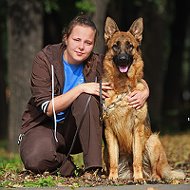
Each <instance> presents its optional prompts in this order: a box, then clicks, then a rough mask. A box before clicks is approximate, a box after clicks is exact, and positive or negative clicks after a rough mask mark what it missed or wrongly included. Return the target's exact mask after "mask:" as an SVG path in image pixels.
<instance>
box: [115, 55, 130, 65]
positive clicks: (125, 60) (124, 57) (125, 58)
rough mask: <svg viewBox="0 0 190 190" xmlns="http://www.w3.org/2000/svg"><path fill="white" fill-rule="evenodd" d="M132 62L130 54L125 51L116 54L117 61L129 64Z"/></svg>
mask: <svg viewBox="0 0 190 190" xmlns="http://www.w3.org/2000/svg"><path fill="white" fill-rule="evenodd" d="M131 62H132V56H131V55H129V54H127V53H123V54H120V55H118V63H119V64H129V63H131Z"/></svg>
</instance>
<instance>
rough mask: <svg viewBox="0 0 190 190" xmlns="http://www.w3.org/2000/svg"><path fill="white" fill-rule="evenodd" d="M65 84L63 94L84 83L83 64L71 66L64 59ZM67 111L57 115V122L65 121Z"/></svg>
mask: <svg viewBox="0 0 190 190" xmlns="http://www.w3.org/2000/svg"><path fill="white" fill-rule="evenodd" d="M63 66H64V75H65V83H64V88H63V94H64V93H66V92H68V91H69V90H71V89H72V88H74V87H75V86H77V85H79V84H81V83H84V82H85V80H84V75H83V68H84V65H83V64H69V63H68V62H66V61H65V60H64V59H63ZM66 113H67V110H65V111H63V112H59V113H57V115H56V118H57V122H60V121H63V120H64V119H65V116H66Z"/></svg>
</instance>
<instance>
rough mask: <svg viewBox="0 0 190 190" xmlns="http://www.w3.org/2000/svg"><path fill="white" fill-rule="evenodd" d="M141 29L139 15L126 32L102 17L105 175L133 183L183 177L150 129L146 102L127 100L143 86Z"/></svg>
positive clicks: (110, 20)
mask: <svg viewBox="0 0 190 190" xmlns="http://www.w3.org/2000/svg"><path fill="white" fill-rule="evenodd" d="M142 33H143V19H142V18H138V19H137V20H135V21H134V22H133V24H132V25H131V27H130V29H129V30H128V31H127V32H124V31H120V30H119V29H118V26H117V24H116V23H115V21H114V20H112V19H111V18H110V17H108V18H107V19H106V23H105V33H104V38H105V42H106V45H107V50H106V54H105V58H104V61H103V82H110V83H111V84H113V89H112V90H109V91H108V93H109V98H106V99H105V101H104V103H103V120H104V124H105V139H106V146H105V152H104V153H105V154H104V157H105V158H104V161H105V163H106V166H107V171H108V175H109V176H108V178H109V179H110V180H116V179H118V178H120V177H121V178H128V179H129V178H130V179H133V180H134V182H137V183H143V182H144V181H145V179H151V180H156V181H158V180H161V179H162V180H164V179H165V180H171V179H184V178H185V174H184V173H183V172H182V171H175V170H172V169H171V167H170V166H169V164H168V161H167V157H166V153H165V151H164V148H163V146H162V144H161V142H160V140H159V138H158V134H154V133H152V131H151V127H150V123H149V122H148V119H147V118H148V117H147V103H145V104H144V105H143V107H141V108H140V109H135V108H132V107H130V106H129V105H128V102H127V94H128V93H130V92H132V91H134V90H143V89H144V88H145V87H144V85H143V83H142V78H143V60H142V57H141V51H140V45H141V41H142ZM124 171H125V172H124Z"/></svg>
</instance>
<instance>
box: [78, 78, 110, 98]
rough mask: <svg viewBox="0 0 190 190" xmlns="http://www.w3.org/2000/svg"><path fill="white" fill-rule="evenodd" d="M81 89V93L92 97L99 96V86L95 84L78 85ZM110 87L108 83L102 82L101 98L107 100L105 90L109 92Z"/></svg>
mask: <svg viewBox="0 0 190 190" xmlns="http://www.w3.org/2000/svg"><path fill="white" fill-rule="evenodd" d="M79 87H80V88H81V90H82V92H85V93H88V94H93V95H97V96H99V95H100V84H99V83H96V82H90V83H82V84H80V85H79ZM111 89H112V87H111V85H110V83H108V82H103V83H102V98H108V97H109V95H108V93H107V90H111Z"/></svg>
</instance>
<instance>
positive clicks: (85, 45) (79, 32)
mask: <svg viewBox="0 0 190 190" xmlns="http://www.w3.org/2000/svg"><path fill="white" fill-rule="evenodd" d="M65 43H66V45H67V47H66V49H65V51H64V59H65V60H66V61H67V62H68V63H70V64H80V63H82V62H83V61H84V60H86V59H87V58H88V57H89V55H90V53H91V52H92V49H93V47H94V43H95V31H94V30H93V29H92V28H91V27H89V26H84V25H82V26H81V25H76V26H74V28H73V29H72V31H71V34H70V35H69V36H68V37H67V38H66V39H65Z"/></svg>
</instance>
